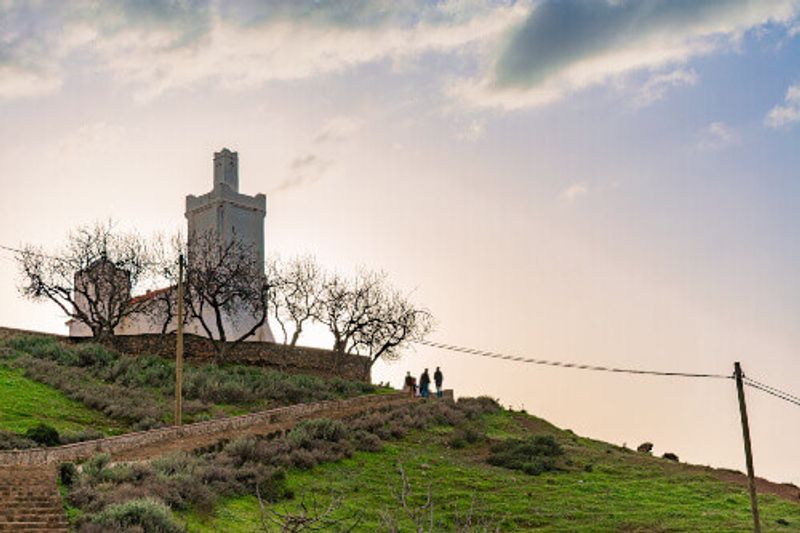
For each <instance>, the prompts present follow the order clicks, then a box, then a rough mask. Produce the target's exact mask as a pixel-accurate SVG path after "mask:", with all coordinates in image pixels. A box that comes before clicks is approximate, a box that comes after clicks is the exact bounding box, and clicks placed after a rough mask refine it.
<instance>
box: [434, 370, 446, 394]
mask: <svg viewBox="0 0 800 533" xmlns="http://www.w3.org/2000/svg"><path fill="white" fill-rule="evenodd" d="M443 381H444V375H442V371H441V369H439V367H438V366H437V367H436V372H434V373H433V382H434V383H435V384H436V397H437V398H441V397H442V382H443Z"/></svg>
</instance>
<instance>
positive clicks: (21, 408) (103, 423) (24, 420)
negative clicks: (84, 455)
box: [0, 366, 125, 434]
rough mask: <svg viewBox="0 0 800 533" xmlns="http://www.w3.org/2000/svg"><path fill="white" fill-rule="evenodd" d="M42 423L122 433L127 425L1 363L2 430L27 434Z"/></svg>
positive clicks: (64, 427)
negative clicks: (28, 430)
mask: <svg viewBox="0 0 800 533" xmlns="http://www.w3.org/2000/svg"><path fill="white" fill-rule="evenodd" d="M39 423H45V424H49V425H51V426H53V427H54V428H56V429H57V430H58V431H59V432H62V431H79V430H85V429H97V430H100V431H102V432H103V433H106V434H116V433H121V432H122V431H123V430H124V429H125V426H124V425H122V424H121V423H120V422H118V421H115V420H112V419H111V418H109V417H107V416H105V415H104V414H103V413H101V412H99V411H95V410H94V409H89V408H88V407H86V406H84V405H83V404H81V403H79V402H76V401H74V400H70V399H69V398H67V397H66V396H65V395H64V394H63V393H62V392H60V391H58V390H57V389H54V388H52V387H49V386H47V385H44V384H42V383H38V382H36V381H33V380H31V379H28V378H26V377H25V376H23V373H22V371H21V370H16V369H9V368H7V367H4V366H0V430H6V431H14V432H17V433H24V432H25V431H26V430H27V429H28V428H30V427H33V426H35V425H37V424H39Z"/></svg>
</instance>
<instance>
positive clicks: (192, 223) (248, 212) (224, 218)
mask: <svg viewBox="0 0 800 533" xmlns="http://www.w3.org/2000/svg"><path fill="white" fill-rule="evenodd" d="M266 214H267V198H266V196H264V195H263V194H256V195H255V196H248V195H246V194H242V193H240V192H239V155H238V154H237V153H236V152H232V151H230V150H228V149H227V148H223V149H222V150H221V151H219V152H216V153H215V154H214V181H213V188H212V189H211V191H210V192H208V193H206V194H203V195H201V196H194V195H192V194H190V195H188V196H187V197H186V211H185V216H186V221H187V230H188V231H187V235H189V236H192V235H202V234H206V233H209V232H210V233H212V234H214V235H216V236H217V237H218V238H220V239H221V240H222V242H230V240H231V239H233V238H234V236H235V237H236V238H237V239H238V240H240V241H242V242H243V243H244V244H245V245H247V246H250V247H252V249H253V251H254V253H255V255H256V257H257V259H258V261H259V264H261V265H263V264H264V255H265V254H264V218H265V217H266ZM187 255H188V257H187V261H190V262H191V261H192V257H193V255H194V254H193V253H192V249H191V239H190V247H189V249H188V254H187ZM80 275H81V273H80V272H79V273H77V274H76V283H78V282H79V277H80ZM168 290H175V288H174V287H167V288H164V289H159V290H156V291H148V293H147V294H144V295H141V296H137V297H135V299H136V300H137V302H141V301H144V300H147V299H154V298H155V297H156V296H157V295H159V294H160V293H163V292H164V291H168ZM128 297H130V295H128ZM77 303H78V304H79V305H80V302H77ZM226 318H227V320H225V324H224V327H225V332H226V335H227V338H228V339H235V338H237V337H239V336H241V335H242V334H243V333H245V332H247V331H249V330H250V328H251V327H252V326H253V325H254V324H255V319H254V318H253V317H252V316H248V315H246V314H241V315H239V316H235V317H226ZM205 322H206V324H208V325H209V327H210V328H211V329H212V331H213V332H214V334H215V337H216V336H217V333H218V332H217V331H215V329H216V326H215V325H214V324H215V321H214V319H213V312H212V311H209V316H208V317H206V319H205ZM67 325H68V326H69V335H70V337H90V336H91V335H92V332H91V330H90V329H89V328H88V327H87V326H86V325H85V324H83V323H81V322H78V321H76V320H70V321H68V322H67ZM170 329H171V330H172V329H173V328H170ZM184 331H186V333H194V334H196V335H202V336H205V331H204V329H203V326H202V325H201V324H200V322H199V321H198V320H196V319H195V320H190V321H189V322H187V324H186V326H185V328H184ZM160 332H161V325H159V324H157V323H154V322H153V321H151V320H150V319H148V318H147V317H145V316H141V315H134V316H131V317H127V318H125V319H124V320H123V321H122V322H121V323H120V325H119V326H118V327H117V328H116V330H115V331H114V333H115V334H116V335H136V334H140V333H160ZM246 340H247V341H269V342H274V337H273V335H272V331H271V330H270V327H269V324H268V323H266V322H265V323H264V325H263V326H261V327H260V328H258V330H256V333H255V335H253V336H251V337H249V338H247V339H246Z"/></svg>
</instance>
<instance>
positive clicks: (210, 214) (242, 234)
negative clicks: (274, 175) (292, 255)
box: [186, 148, 267, 265]
mask: <svg viewBox="0 0 800 533" xmlns="http://www.w3.org/2000/svg"><path fill="white" fill-rule="evenodd" d="M266 214H267V197H266V196H264V195H263V194H257V195H255V196H247V195H245V194H240V193H239V154H237V153H236V152H232V151H230V150H228V149H227V148H223V149H222V150H221V151H219V152H216V153H215V154H214V188H213V189H212V190H211V192H209V193H207V194H204V195H202V196H194V195H191V194H190V195H189V196H187V197H186V220H187V223H188V231H189V233H188V235H189V237H190V241H191V236H192V235H200V234H203V233H205V232H209V231H212V232H214V233H216V235H217V236H219V237H220V238H221V239H222V240H223V241H224V242H230V240H231V239H232V238H233V237H234V235H235V236H236V238H237V239H239V240H241V241H242V242H244V243H247V244H249V245H251V246H252V247H253V250H254V251H255V253H256V256H257V257H258V261H259V263H260V264H262V265H263V264H264V218H265V217H266ZM189 257H190V258H191V257H192V253H191V250H190V251H189Z"/></svg>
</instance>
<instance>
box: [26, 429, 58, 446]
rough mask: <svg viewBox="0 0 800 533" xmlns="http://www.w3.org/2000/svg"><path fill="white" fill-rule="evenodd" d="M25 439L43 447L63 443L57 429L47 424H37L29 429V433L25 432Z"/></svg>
mask: <svg viewBox="0 0 800 533" xmlns="http://www.w3.org/2000/svg"><path fill="white" fill-rule="evenodd" d="M25 438H27V439H30V440H32V441H33V442H35V443H37V444H41V445H42V446H58V445H59V444H60V443H61V440H60V438H59V436H58V431H57V430H56V428H54V427H53V426H49V425H47V424H37V425H35V426H33V427H32V428H28V431H26V432H25Z"/></svg>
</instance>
